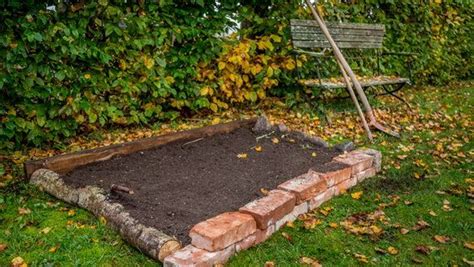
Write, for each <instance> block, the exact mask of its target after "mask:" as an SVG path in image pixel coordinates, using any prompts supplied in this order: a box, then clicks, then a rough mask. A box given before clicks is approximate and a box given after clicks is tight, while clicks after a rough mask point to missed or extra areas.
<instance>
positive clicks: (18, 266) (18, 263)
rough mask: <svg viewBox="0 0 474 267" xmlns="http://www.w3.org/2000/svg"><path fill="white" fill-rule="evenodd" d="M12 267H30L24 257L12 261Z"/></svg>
mask: <svg viewBox="0 0 474 267" xmlns="http://www.w3.org/2000/svg"><path fill="white" fill-rule="evenodd" d="M11 267H28V264H26V262H25V260H24V259H23V258H22V257H15V258H13V260H12V261H11Z"/></svg>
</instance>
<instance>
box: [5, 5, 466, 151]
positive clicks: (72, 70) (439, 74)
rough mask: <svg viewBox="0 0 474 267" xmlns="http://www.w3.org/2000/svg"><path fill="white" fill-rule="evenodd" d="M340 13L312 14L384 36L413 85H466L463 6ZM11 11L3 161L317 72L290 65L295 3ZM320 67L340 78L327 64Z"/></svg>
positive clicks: (288, 86) (393, 65)
mask: <svg viewBox="0 0 474 267" xmlns="http://www.w3.org/2000/svg"><path fill="white" fill-rule="evenodd" d="M53 2H55V3H57V1H53ZM66 2H68V3H70V2H71V1H66ZM73 2H74V1H73ZM152 2H153V1H152ZM345 2H347V1H342V2H339V1H325V2H323V5H322V6H320V7H319V9H320V10H321V11H322V12H323V13H324V17H325V19H326V20H328V21H331V20H333V21H334V20H338V21H339V20H342V21H352V22H369V23H383V24H385V25H386V29H387V39H386V42H385V44H384V45H385V49H386V50H389V51H409V52H417V53H419V55H418V56H417V58H416V60H415V61H414V63H415V65H414V66H413V69H412V71H413V72H414V74H415V77H416V79H417V80H416V81H417V82H427V83H437V84H439V83H445V82H447V81H450V80H453V79H464V78H472V65H473V62H472V53H473V43H474V42H473V40H472V34H470V33H471V32H472V30H473V28H474V27H473V20H472V17H473V15H474V14H473V10H474V8H473V7H474V6H473V4H472V3H470V2H469V1H467V2H462V1H458V2H442V1H438V0H437V1H432V2H430V3H429V4H424V5H420V4H414V3H413V1H408V0H404V1H371V0H364V1H357V3H352V4H347V3H345ZM7 3H10V4H3V5H4V6H3V8H2V9H1V10H0V16H1V17H2V19H3V23H2V24H0V90H1V91H2V93H1V94H0V149H12V148H15V147H19V146H21V145H28V146H31V145H33V146H40V145H51V144H54V143H56V142H62V141H63V140H64V139H65V138H68V137H70V136H74V135H76V134H78V133H80V132H87V131H90V130H93V129H95V128H97V127H113V126H121V127H122V126H127V125H141V124H154V123H156V122H159V121H160V120H169V119H174V118H177V117H178V116H182V115H187V114H191V113H194V112H196V111H199V110H208V111H212V112H218V111H219V110H221V109H227V108H229V107H230V106H232V105H235V104H238V103H245V102H248V103H254V102H256V101H258V100H259V99H263V98H265V96H266V95H268V94H274V95H279V96H285V95H291V94H294V93H295V92H297V91H300V90H301V87H300V86H298V85H297V84H296V82H295V80H296V77H297V72H296V71H295V67H296V66H297V65H298V66H299V68H298V70H299V72H298V73H299V74H302V75H313V74H312V73H314V70H315V66H314V62H307V64H302V63H303V62H304V61H305V58H295V57H293V54H292V53H291V40H290V33H289V29H288V27H287V26H288V24H289V20H290V19H291V18H310V14H309V12H308V10H307V9H306V8H305V7H304V6H303V3H302V1H274V0H264V1H255V0H247V1H220V2H216V1H208V0H194V1H185V0H182V1H157V2H156V3H155V2H153V3H146V4H144V1H137V2H134V1H127V2H125V1H122V2H121V1H114V2H108V1H107V0H100V1H90V2H88V3H87V4H83V3H84V2H83V1H79V2H77V3H75V4H68V5H66V4H64V3H63V2H60V4H57V5H56V9H57V10H56V11H48V10H46V9H45V4H37V3H36V2H35V1H17V2H15V1H8V2H7ZM11 3H13V4H11ZM237 22H240V23H241V28H240V29H239V30H238V32H236V33H234V34H233V35H230V36H229V35H228V33H229V31H230V30H231V29H235V26H236V23H237ZM354 53H355V54H358V53H360V52H358V51H355V52H354ZM367 62H368V63H361V62H359V61H356V62H352V64H354V66H355V67H357V68H358V69H360V70H361V71H362V72H364V73H365V72H370V71H371V68H367V67H366V65H370V64H373V63H374V60H373V58H370V57H369V58H368V59H367ZM382 63H383V68H384V70H385V71H387V72H392V73H396V72H401V71H403V69H404V65H403V62H402V61H400V59H396V58H387V59H386V60H385V61H383V62H382ZM322 64H323V66H322V69H324V70H326V71H325V72H326V74H328V75H331V74H336V73H337V68H335V64H334V62H330V61H325V62H323V63H322Z"/></svg>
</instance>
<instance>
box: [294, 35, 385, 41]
mask: <svg viewBox="0 0 474 267" xmlns="http://www.w3.org/2000/svg"><path fill="white" fill-rule="evenodd" d="M332 37H333V39H334V41H355V42H382V41H383V36H375V35H372V36H363V35H332ZM291 38H292V39H293V40H295V41H325V40H327V39H326V36H324V35H323V34H307V33H306V34H300V33H294V34H293V36H292V37H291Z"/></svg>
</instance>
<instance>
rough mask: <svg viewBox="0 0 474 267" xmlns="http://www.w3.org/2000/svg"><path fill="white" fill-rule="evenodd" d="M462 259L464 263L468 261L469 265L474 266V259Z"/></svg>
mask: <svg viewBox="0 0 474 267" xmlns="http://www.w3.org/2000/svg"><path fill="white" fill-rule="evenodd" d="M462 261H463V262H464V263H466V264H467V265H469V266H474V261H470V260H468V259H466V258H462Z"/></svg>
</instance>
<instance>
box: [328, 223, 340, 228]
mask: <svg viewBox="0 0 474 267" xmlns="http://www.w3.org/2000/svg"><path fill="white" fill-rule="evenodd" d="M329 227H331V228H334V229H336V228H337V227H339V225H338V224H337V223H335V222H332V223H329Z"/></svg>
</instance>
